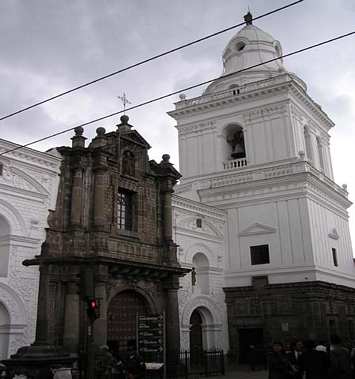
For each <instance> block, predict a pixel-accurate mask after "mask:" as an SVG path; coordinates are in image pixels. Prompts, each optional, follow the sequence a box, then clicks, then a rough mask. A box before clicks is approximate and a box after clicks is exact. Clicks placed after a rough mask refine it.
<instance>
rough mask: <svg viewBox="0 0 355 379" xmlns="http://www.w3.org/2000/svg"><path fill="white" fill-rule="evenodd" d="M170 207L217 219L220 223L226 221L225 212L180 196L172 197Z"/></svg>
mask: <svg viewBox="0 0 355 379" xmlns="http://www.w3.org/2000/svg"><path fill="white" fill-rule="evenodd" d="M172 206H173V208H176V210H179V209H181V210H184V211H189V212H192V213H198V214H203V215H204V216H209V217H212V218H215V219H218V220H219V221H221V222H225V220H226V212H225V211H223V210H220V209H216V208H215V207H212V206H210V205H206V204H203V203H200V202H197V201H194V200H190V199H186V198H184V197H182V196H178V195H173V197H172Z"/></svg>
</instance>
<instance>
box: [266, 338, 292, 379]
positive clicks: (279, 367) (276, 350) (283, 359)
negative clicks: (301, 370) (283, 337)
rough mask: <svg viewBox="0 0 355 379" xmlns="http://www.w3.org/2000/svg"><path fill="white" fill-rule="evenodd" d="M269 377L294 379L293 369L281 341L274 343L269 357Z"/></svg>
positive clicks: (273, 378) (272, 378)
mask: <svg viewBox="0 0 355 379" xmlns="http://www.w3.org/2000/svg"><path fill="white" fill-rule="evenodd" d="M268 367H269V379H292V378H293V370H292V367H291V364H290V362H289V360H288V359H287V356H286V354H285V353H284V350H283V345H282V343H281V342H274V343H273V344H272V351H271V353H270V354H269V359H268Z"/></svg>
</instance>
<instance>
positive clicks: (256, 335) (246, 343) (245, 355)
mask: <svg viewBox="0 0 355 379" xmlns="http://www.w3.org/2000/svg"><path fill="white" fill-rule="evenodd" d="M238 337H239V363H242V364H245V363H249V362H248V361H249V355H250V352H251V348H250V347H251V346H254V349H255V353H256V354H257V356H258V358H257V360H258V361H259V360H262V359H263V358H262V356H263V350H264V333H263V329H262V328H243V329H238ZM260 363H261V362H260Z"/></svg>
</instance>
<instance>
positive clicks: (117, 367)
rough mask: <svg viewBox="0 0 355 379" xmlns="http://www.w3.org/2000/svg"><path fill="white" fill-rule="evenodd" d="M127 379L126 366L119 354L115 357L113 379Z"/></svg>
mask: <svg viewBox="0 0 355 379" xmlns="http://www.w3.org/2000/svg"><path fill="white" fill-rule="evenodd" d="M126 377H127V370H126V367H125V364H124V362H123V360H122V359H121V357H120V355H119V354H118V353H117V354H116V356H114V363H113V367H112V379H126Z"/></svg>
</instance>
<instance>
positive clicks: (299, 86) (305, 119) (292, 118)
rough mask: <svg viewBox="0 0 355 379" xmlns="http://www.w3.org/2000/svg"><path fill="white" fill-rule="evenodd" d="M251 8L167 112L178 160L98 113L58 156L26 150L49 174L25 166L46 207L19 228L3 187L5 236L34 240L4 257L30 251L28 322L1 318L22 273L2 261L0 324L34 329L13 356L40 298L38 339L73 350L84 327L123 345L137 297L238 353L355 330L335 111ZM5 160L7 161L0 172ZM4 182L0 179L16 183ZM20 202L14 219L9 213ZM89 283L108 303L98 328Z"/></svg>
mask: <svg viewBox="0 0 355 379" xmlns="http://www.w3.org/2000/svg"><path fill="white" fill-rule="evenodd" d="M245 21H246V25H245V26H244V27H243V28H241V29H240V30H239V31H238V32H237V33H236V35H235V36H234V37H233V38H232V39H231V40H230V41H229V43H228V44H227V46H226V48H225V50H224V52H223V56H222V58H223V74H222V75H221V77H220V78H219V79H217V80H215V81H214V82H213V83H211V84H210V85H209V86H208V87H207V88H206V90H205V91H204V92H203V93H202V94H201V96H199V97H196V98H191V99H189V98H187V97H186V95H185V94H180V98H179V101H178V102H177V103H176V104H175V109H174V110H172V111H170V112H169V113H168V114H169V115H170V116H171V117H172V118H173V119H174V120H175V121H176V128H177V130H178V142H179V172H180V173H179V172H178V171H177V170H176V169H175V168H174V167H173V165H172V164H171V163H170V161H169V156H168V155H164V156H163V159H162V161H161V162H160V163H157V162H154V161H150V160H149V157H148V150H149V148H150V146H149V144H148V142H147V141H145V140H144V138H143V137H142V136H141V135H140V134H139V133H138V132H137V131H136V130H134V129H132V126H131V125H130V124H129V123H128V121H129V119H128V117H127V116H122V117H121V123H120V124H119V125H118V128H117V130H115V131H109V132H106V131H105V130H104V129H103V128H100V127H99V128H98V129H97V135H96V137H95V138H94V139H93V140H92V141H91V143H90V144H86V142H85V139H86V138H85V137H84V136H83V130H81V129H80V128H77V129H76V130H75V135H74V137H73V138H72V146H71V147H61V148H58V149H57V151H58V152H59V153H60V156H61V157H60V159H59V158H58V156H57V157H53V156H51V157H49V158H48V154H44V153H38V154H37V152H35V151H30V150H26V154H30V155H31V156H30V155H26V154H25V153H23V154H22V155H21V154H20V153H18V154H17V155H16V156H17V157H20V158H21V160H22V161H23V160H25V159H27V160H28V161H30V160H32V161H33V162H34V165H35V166H36V167H35V169H34V171H35V172H37V173H38V172H40V173H41V174H43V175H42V176H41V175H38V178H39V179H38V180H39V182H40V183H42V186H41V185H40V184H39V183H37V181H36V182H35V181H34V180H32V179H31V178H30V177H29V176H26V177H25V179H26V180H27V182H28V183H30V184H28V183H27V182H26V183H27V184H26V186H30V185H32V186H33V188H32V187H31V188H30V187H29V188H27V187H26V188H21V191H19V192H20V195H21V196H20V197H19V198H21V199H24V198H25V195H26V196H27V195H29V194H30V195H31V196H32V197H34V199H35V203H36V204H37V203H38V204H39V203H40V204H41V210H40V212H41V213H40V214H39V213H38V214H37V216H36V217H34V215H32V214H31V215H30V214H29V213H28V212H27V213H26V207H25V206H24V210H23V214H24V216H23V219H24V225H25V226H26V228H22V227H21V225H22V224H21V222H20V221H18V220H21V218H20V217H17V219H18V220H17V219H16V214H17V213H16V212H15V210H14V209H12V208H14V207H12V208H11V206H10V205H8V206H7V205H6V204H5V200H3V199H2V200H1V202H0V240H1V246H0V248H1V249H2V250H1V251H3V250H4V249H7V247H8V246H10V247H9V249H10V251H12V249H13V247H12V246H14V247H15V245H16V246H17V245H19V246H20V245H21V246H23V247H26V249H27V247H28V248H30V249H27V250H26V249H24V248H22V247H21V248H20V249H15V250H16V251H19V252H22V253H21V255H18V256H17V255H15V254H12V255H11V254H10V255H9V257H10V258H9V259H10V263H11V262H13V261H12V260H13V259H14V258H15V256H16V257H17V258H16V259H17V260H16V264H17V265H20V262H22V261H23V260H26V262H25V263H26V265H27V268H24V267H23V266H21V268H22V270H21V275H22V274H23V275H22V276H23V278H25V277H26V278H27V276H31V278H29V279H31V280H32V282H33V283H35V286H33V293H24V292H23V294H24V295H25V296H24V297H26V298H25V299H23V300H22V302H23V304H27V303H28V304H32V306H31V307H27V308H26V306H23V308H22V310H23V311H24V310H26V311H25V312H23V313H27V317H28V320H29V321H28V323H27V324H28V325H27V324H26V322H22V321H23V320H22V321H21V320H20V321H21V322H17V321H16V320H17V319H16V318H11V317H12V316H11V314H10V319H9V318H6V317H5V316H7V315H8V314H9V312H8V310H9V307H10V306H12V305H11V304H10V302H8V303H9V304H10V305H9V307H7V299H8V297H7V295H4V293H5V292H4V291H3V290H2V289H4V288H5V284H6V286H9V287H11V286H12V287H13V288H15V287H16V286H18V285H19V284H20V283H21V280H22V279H21V278H20V279H21V280H18V279H16V278H15V277H14V276H12V277H11V278H10V279H11V280H10V279H9V280H8V279H7V273H3V275H2V278H1V280H0V289H1V290H2V292H1V293H0V314H1V315H5V316H1V317H2V318H1V320H0V322H1V324H0V329H1V328H2V329H1V330H6V331H8V329H9V327H10V326H9V325H12V324H14V327H15V326H16V325H17V326H18V325H22V327H21V328H22V329H21V333H22V334H24V333H25V334H24V335H25V337H26V338H22V337H21V338H17V339H16V338H15V337H16V336H13V337H14V338H13V337H11V335H10V339H11V340H10V344H9V342H8V341H7V340H6V341H5V339H4V338H3V339H1V338H0V341H2V342H1V344H3V345H4V346H5V345H6V346H5V347H4V349H2V352H1V354H2V357H3V358H4V357H6V356H8V355H9V353H14V352H15V351H16V349H17V348H18V347H20V346H23V345H25V344H29V343H31V342H32V340H33V337H34V320H35V319H36V312H37V342H41V343H46V344H51V345H55V346H57V345H61V346H64V347H65V348H66V349H67V350H68V351H69V352H78V351H80V350H81V349H83V346H84V345H86V344H87V342H88V337H90V338H92V339H93V340H94V341H95V342H97V344H106V343H108V344H109V345H110V346H111V347H112V348H114V349H118V350H120V349H123V350H124V349H125V348H126V347H127V343H128V340H130V339H133V338H135V335H136V330H135V327H136V321H135V320H136V318H135V317H136V314H137V312H138V313H149V314H152V313H155V314H157V313H159V314H161V313H163V312H165V314H166V318H167V324H166V328H167V330H166V331H167V336H168V338H167V345H168V347H170V349H173V348H174V349H176V348H178V347H179V346H180V349H181V350H190V351H200V350H214V349H223V350H224V351H225V352H229V353H230V354H231V355H232V356H234V357H236V358H237V359H238V360H239V361H240V362H243V361H245V359H246V354H247V351H248V346H249V345H250V344H253V345H256V346H266V345H268V344H269V343H271V342H272V341H273V340H275V339H277V340H283V341H286V340H291V339H293V338H314V339H322V340H328V339H329V336H330V335H331V334H333V333H337V334H339V335H340V336H341V337H342V338H344V339H347V340H350V339H354V338H355V325H354V317H355V267H354V260H353V252H352V246H351V239H350V232H349V225H348V212H347V209H348V208H349V207H350V206H351V202H350V200H349V199H348V192H347V188H346V186H345V185H343V186H342V187H341V186H339V185H337V184H336V183H335V182H334V178H333V170H332V161H331V154H330V149H329V144H330V136H329V131H330V129H331V128H333V127H334V123H333V122H332V120H330V118H329V117H328V116H327V114H326V113H325V111H324V110H322V108H321V106H320V105H319V104H317V103H316V102H315V101H314V100H313V99H312V98H311V97H310V96H309V95H308V93H307V86H306V83H305V82H304V81H303V80H302V79H301V78H299V77H298V76H297V75H296V74H295V73H292V72H289V71H288V70H287V68H286V67H285V66H284V63H283V61H282V58H280V57H281V56H282V47H281V44H280V42H278V41H277V40H275V39H274V38H273V37H272V36H271V35H270V34H268V33H266V32H264V31H263V30H261V29H260V28H258V27H257V26H255V25H254V24H253V22H252V16H251V15H250V14H248V15H246V16H245ZM278 58H280V59H278ZM266 61H268V63H266V64H263V63H264V62H266ZM250 67H252V68H250ZM4 143H5V142H4ZM4 149H5V148H4ZM32 155H33V156H34V157H35V158H33V157H32ZM58 155H59V154H58ZM44 156H47V158H46V159H47V160H46V159H45V158H44ZM37 159H39V161H38V162H40V163H38V162H37V161H36V160H37ZM9 162H10V161H7V160H3V161H2V164H3V171H2V173H1V174H0V184H1V185H2V182H3V181H6V180H7V179H6V178H7V173H8V172H10V171H9V170H10V168H9V166H10V163H9ZM36 162H37V163H36ZM60 163H61V168H60V172H61V176H60V179H59V180H58V178H57V172H58V166H59V164H60ZM21 165H22V166H23V167H26V168H28V169H30V167H29V165H28V163H26V162H21ZM41 165H43V166H44V168H43V167H42V166H41ZM46 170H47V171H46ZM22 171H24V170H23V169H21V175H20V176H21V177H22V178H23V177H24V176H23V175H24V174H23V172H22ZM11 172H12V173H13V174H15V173H20V170H17V169H15V167H13V168H11ZM5 174H6V175H5ZM45 174H46V175H45ZM180 174H181V175H182V177H181V175H180ZM41 181H42V182H41ZM178 181H179V183H178V184H177V185H175V184H176V182H178ZM58 182H59V184H58ZM19 183H20V182H13V183H12V185H13V186H14V187H15V186H16V185H17V186H18V187H21V185H20V184H19ZM21 183H25V181H23V182H21ZM5 184H6V183H5ZM24 185H25V184H23V186H24ZM6 186H7V187H6ZM6 186H5V187H6V188H5V187H4V186H0V189H1V188H5V189H6V190H7V194H8V195H9V196H10V195H11V196H12V197H13V196H14V194H9V191H8V183H7V184H6ZM26 191H27V192H26ZM28 191H30V192H31V193H30V192H28ZM57 191H58V196H57ZM173 192H174V193H173ZM11 196H10V197H11ZM27 198H28V196H27ZM55 199H57V201H56V203H55ZM11 201H12V202H13V201H14V200H11ZM10 208H11V209H12V210H13V214H14V216H13V219H14V225H15V227H14V228H10V229H11V232H9V227H8V225H9V223H8V222H5V221H4V220H10V218H11V217H12V216H11V217H10V216H9V217H7V214H9V215H10V211H9V209H10ZM48 209H53V211H51V212H50V214H49V218H48V225H47V224H46V219H47V211H48ZM27 210H28V209H27ZM6 212H8V213H6ZM21 212H22V211H21ZM16 220H17V221H18V222H17V221H16ZM16 222H17V224H16ZM44 227H47V230H46V240H45V243H44V244H43V245H42V251H41V255H40V256H39V253H40V248H39V246H40V242H41V241H43V239H44V233H43V229H44ZM39 228H41V231H42V232H40V231H39ZM21 233H24V235H23V236H22V237H23V238H22V237H21V238H20V237H19V236H20V234H21ZM12 234H14V237H13V238H12V237H11V235H12ZM8 240H9V241H10V243H8ZM29 244H34V245H33V246H32V245H31V246H29ZM4 246H5V247H4ZM15 250H13V251H14V252H15ZM25 250H26V252H25ZM35 256H36V257H35ZM2 259H3V258H2ZM11 265H12V266H11ZM11 265H10V266H11V267H15V266H14V265H13V264H12V263H11ZM10 266H9V267H10ZM38 266H39V267H40V270H41V282H42V285H41V284H40V291H39V292H40V296H39V304H38V310H37V307H36V304H37V303H36V299H37V287H38V270H37V267H38ZM5 274H6V275H5ZM23 280H25V279H23ZM26 280H27V279H26ZM5 281H6V283H5ZM8 282H9V283H8ZM10 282H11V283H10ZM23 283H27V282H23ZM90 283H91V284H92V283H94V286H93V285H90ZM21 286H23V287H26V286H27V288H28V287H29V286H28V285H26V284H23V285H22V284H21ZM93 287H95V288H93ZM6 288H7V287H6ZM21 288H22V287H21ZM7 290H8V292H9V293H10V292H11V291H12V290H11V288H10V289H7ZM12 292H13V291H12ZM20 294H21V296H22V293H21V291H20ZM92 297H95V298H97V299H98V308H99V309H98V317H97V319H96V320H95V321H94V325H93V330H92V335H90V336H88V335H87V330H88V326H90V325H89V320H87V317H86V300H87V299H90V298H92ZM12 304H15V302H13V303H12ZM15 305H16V304H15ZM1 307H3V308H4V309H5V308H6V309H7V310H6V311H4V310H3V309H2V308H1ZM1 312H2V313H1ZM10 313H11V312H10ZM25 324H26V325H25ZM23 325H25V326H26V327H25V326H23ZM6 328H7V329H6ZM10 329H11V330H12V331H14V333H13V334H17V337H18V334H19V333H18V330H15V329H16V328H15V329H14V328H13V327H12V326H11V327H10ZM1 330H0V331H1ZM6 333H7V332H6ZM3 334H4V333H3ZM0 337H1V333H0ZM1 346H2V345H1ZM9 346H10V347H9Z"/></svg>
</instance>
